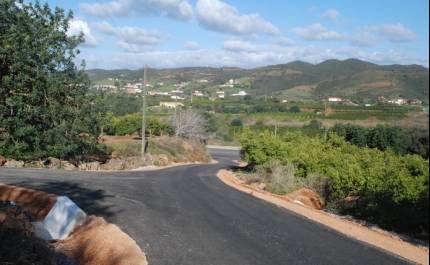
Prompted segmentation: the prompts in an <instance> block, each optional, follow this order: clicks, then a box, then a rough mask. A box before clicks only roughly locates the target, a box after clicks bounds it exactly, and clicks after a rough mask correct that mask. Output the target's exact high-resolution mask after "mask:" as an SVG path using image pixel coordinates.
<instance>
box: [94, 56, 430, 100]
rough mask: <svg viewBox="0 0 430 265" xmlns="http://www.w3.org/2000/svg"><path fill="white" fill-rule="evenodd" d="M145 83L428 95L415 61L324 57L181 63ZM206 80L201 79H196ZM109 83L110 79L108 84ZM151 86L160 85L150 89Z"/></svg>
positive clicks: (270, 92) (131, 74)
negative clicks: (260, 63) (247, 65)
mask: <svg viewBox="0 0 430 265" xmlns="http://www.w3.org/2000/svg"><path fill="white" fill-rule="evenodd" d="M87 72H88V74H89V76H90V78H91V79H92V80H93V81H95V82H96V81H97V84H100V81H102V80H107V79H108V78H119V79H120V80H121V82H124V83H133V82H142V80H141V78H142V76H143V71H142V70H135V71H131V70H126V69H122V70H112V71H106V70H100V69H94V70H88V71H87ZM147 78H148V80H147V82H148V84H152V85H155V84H157V83H165V84H166V85H173V84H179V83H181V82H186V83H189V85H187V86H186V87H185V88H184V90H185V92H186V94H190V93H191V92H192V91H193V90H199V91H202V92H206V93H207V94H208V95H211V94H213V93H214V92H216V91H218V90H220V89H222V90H224V91H225V92H227V93H236V92H237V91H239V90H246V92H247V93H249V94H250V95H251V96H253V97H255V98H264V97H267V96H273V97H286V98H287V99H289V100H296V101H306V102H309V101H321V100H323V99H326V98H327V97H329V96H337V97H342V98H344V99H347V100H351V101H354V102H355V103H358V104H364V103H375V102H376V101H377V99H378V97H381V96H384V97H385V98H387V99H394V98H399V97H401V98H407V99H412V100H426V101H428V97H429V89H428V88H429V69H428V68H425V67H422V66H419V65H384V66H380V65H376V64H373V63H369V62H365V61H361V60H357V59H347V60H343V61H340V60H335V59H332V60H327V61H324V62H321V63H319V64H316V65H313V64H310V63H306V62H300V61H295V62H290V63H287V64H278V65H273V66H266V67H259V68H255V69H249V70H248V69H240V68H233V67H222V68H212V67H183V68H176V69H148V71H147ZM203 79H204V80H208V81H209V82H199V81H200V80H203ZM230 79H233V80H235V81H237V82H238V84H237V85H235V89H230V88H219V85H222V84H225V83H226V82H228V81H229V80H230ZM109 84H110V83H109ZM153 89H158V88H157V87H154V88H153ZM159 89H162V90H163V91H166V90H167V88H166V87H160V88H159Z"/></svg>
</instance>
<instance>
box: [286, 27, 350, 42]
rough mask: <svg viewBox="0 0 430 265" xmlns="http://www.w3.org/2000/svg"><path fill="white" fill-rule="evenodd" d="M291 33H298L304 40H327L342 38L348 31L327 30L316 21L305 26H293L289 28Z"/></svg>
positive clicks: (346, 35)
mask: <svg viewBox="0 0 430 265" xmlns="http://www.w3.org/2000/svg"><path fill="white" fill-rule="evenodd" d="M291 32H292V33H294V34H297V35H299V36H300V37H301V38H302V39H304V40H311V41H312V40H318V41H329V40H342V39H345V38H346V37H348V33H338V32H336V31H329V30H328V29H327V28H325V27H323V26H322V25H321V24H319V23H316V24H313V25H310V26H309V27H307V28H294V29H292V30H291Z"/></svg>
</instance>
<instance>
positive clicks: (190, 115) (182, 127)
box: [172, 110, 208, 140]
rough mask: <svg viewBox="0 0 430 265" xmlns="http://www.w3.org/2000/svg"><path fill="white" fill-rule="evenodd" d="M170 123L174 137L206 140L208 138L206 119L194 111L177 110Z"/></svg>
mask: <svg viewBox="0 0 430 265" xmlns="http://www.w3.org/2000/svg"><path fill="white" fill-rule="evenodd" d="M172 125H173V129H174V131H175V136H176V137H186V138H189V139H193V138H194V139H196V138H197V139H200V140H207V138H208V128H207V127H208V121H207V120H206V118H205V117H203V115H201V114H199V113H197V112H196V111H193V110H182V111H178V112H177V113H176V116H175V117H173V119H172Z"/></svg>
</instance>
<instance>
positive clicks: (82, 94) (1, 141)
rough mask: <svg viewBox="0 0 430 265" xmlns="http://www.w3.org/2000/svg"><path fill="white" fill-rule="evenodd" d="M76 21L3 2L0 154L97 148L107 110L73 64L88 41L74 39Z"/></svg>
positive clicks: (18, 0) (60, 153) (30, 155)
mask: <svg viewBox="0 0 430 265" xmlns="http://www.w3.org/2000/svg"><path fill="white" fill-rule="evenodd" d="M71 19H72V13H71V12H69V14H68V15H66V14H65V12H64V10H63V9H61V8H58V7H56V8H55V10H54V11H53V10H51V9H50V8H49V6H48V5H47V4H45V5H43V6H41V5H40V3H39V2H38V1H36V2H35V3H34V4H32V3H30V4H25V3H24V2H23V0H0V155H3V156H6V157H13V158H19V159H35V158H43V157H48V156H55V157H70V156H77V155H80V154H83V153H86V152H89V151H90V150H91V148H92V147H94V146H95V144H96V141H97V138H98V135H99V131H100V126H99V123H100V121H101V119H100V117H101V116H102V114H103V113H104V109H103V106H102V105H101V104H100V102H99V98H100V97H98V96H97V94H96V93H87V92H88V90H89V87H90V79H89V78H88V76H87V74H86V73H85V72H84V70H83V69H81V70H78V68H77V67H76V66H75V64H74V63H73V60H74V59H75V57H76V55H77V54H78V53H79V51H78V50H77V46H78V45H79V44H81V43H83V42H84V37H83V34H80V35H79V36H69V35H68V33H67V31H68V29H69V22H70V20H71ZM83 67H84V63H83V64H82V68H83Z"/></svg>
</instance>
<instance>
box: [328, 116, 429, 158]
mask: <svg viewBox="0 0 430 265" xmlns="http://www.w3.org/2000/svg"><path fill="white" fill-rule="evenodd" d="M330 131H331V132H334V133H336V134H337V135H339V136H342V137H344V138H345V140H347V141H348V142H350V143H353V144H355V145H357V146H359V147H365V146H368V147H370V148H377V149H379V150H381V151H385V150H387V149H388V148H391V149H392V150H393V151H394V152H395V153H396V154H398V155H406V154H417V155H420V156H422V157H423V158H425V159H428V157H429V128H428V127H421V128H420V127H414V128H411V129H405V128H403V127H400V126H395V125H377V126H376V127H370V128H365V127H363V126H359V125H354V124H336V125H335V126H333V127H332V128H331V129H330Z"/></svg>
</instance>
